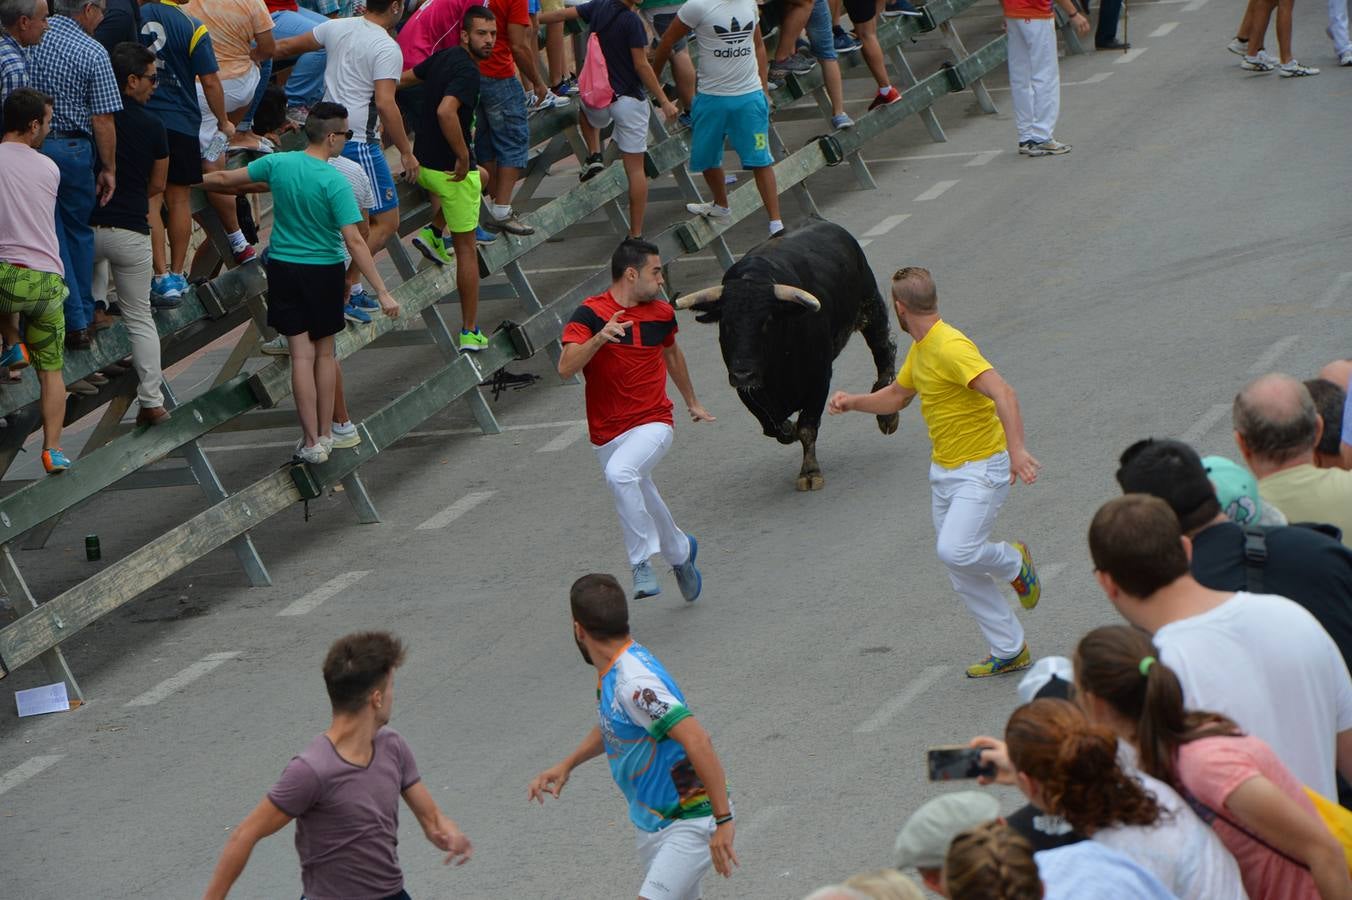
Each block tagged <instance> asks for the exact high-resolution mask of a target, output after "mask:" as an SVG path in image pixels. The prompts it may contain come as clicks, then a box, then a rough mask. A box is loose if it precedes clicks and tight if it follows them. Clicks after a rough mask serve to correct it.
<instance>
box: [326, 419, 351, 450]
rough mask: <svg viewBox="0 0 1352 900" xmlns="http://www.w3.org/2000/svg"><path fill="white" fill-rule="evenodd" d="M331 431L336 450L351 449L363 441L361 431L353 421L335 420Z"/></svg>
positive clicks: (333, 447) (333, 446) (333, 445)
mask: <svg viewBox="0 0 1352 900" xmlns="http://www.w3.org/2000/svg"><path fill="white" fill-rule="evenodd" d="M331 431H332V432H333V438H332V440H333V444H332V449H334V450H349V449H351V448H353V447H355V446H357V445H358V444H360V443H361V433H360V432H359V431H357V426H356V425H353V424H352V423H351V422H334V423H333V426H332V428H331ZM322 440H323V439H322V438H321V441H322Z"/></svg>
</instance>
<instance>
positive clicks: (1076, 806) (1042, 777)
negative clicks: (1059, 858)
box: [973, 700, 1247, 900]
mask: <svg viewBox="0 0 1352 900" xmlns="http://www.w3.org/2000/svg"><path fill="white" fill-rule="evenodd" d="M973 744H975V745H978V746H986V747H989V748H991V749H990V751H989V752H987V753H984V754H982V758H983V760H985V761H988V762H993V763H995V764H996V768H997V777H996V780H997V781H1000V782H1002V783H1004V784H1016V785H1018V787H1019V789H1020V790H1021V791H1023V793H1024V794H1025V795H1026V796H1027V797H1028V799H1029V800H1030V801H1031V802H1032V803H1033V805H1034V806H1036V807H1038V808H1039V809H1042V810H1045V811H1046V812H1049V813H1053V814H1055V815H1059V816H1061V817H1063V818H1064V819H1065V820H1066V821H1067V822H1069V823H1070V824H1071V825H1072V826H1073V827H1074V828H1075V829H1076V830H1077V831H1079V832H1080V833H1081V834H1084V835H1087V836H1088V837H1089V838H1090V839H1091V840H1093V841H1095V842H1098V843H1102V844H1104V845H1106V846H1108V847H1111V848H1113V849H1115V850H1117V851H1119V852H1120V853H1122V854H1124V855H1126V856H1127V857H1129V858H1130V859H1132V860H1134V861H1135V862H1136V863H1137V864H1139V865H1140V866H1141V867H1143V868H1144V869H1146V870H1147V871H1149V872H1151V873H1153V874H1154V875H1155V876H1156V877H1157V878H1158V879H1159V880H1160V881H1161V882H1162V883H1163V884H1164V886H1165V887H1166V888H1168V889H1169V890H1171V891H1173V893H1174V894H1176V895H1177V896H1178V897H1179V898H1180V900H1245V898H1246V896H1247V895H1246V894H1245V892H1244V886H1243V883H1242V879H1241V878H1240V873H1239V868H1238V866H1236V864H1235V860H1234V857H1232V856H1231V855H1230V853H1229V851H1227V850H1226V849H1225V847H1224V846H1223V845H1222V844H1221V842H1220V841H1219V840H1218V839H1217V837H1216V835H1215V834H1214V833H1212V831H1211V829H1210V828H1208V827H1207V826H1206V825H1205V824H1204V823H1203V822H1202V821H1201V820H1200V819H1199V818H1197V815H1196V813H1194V812H1193V811H1192V810H1191V809H1190V808H1189V807H1188V805H1187V803H1186V802H1184V800H1183V799H1182V798H1181V797H1179V796H1178V794H1177V793H1176V792H1175V791H1174V790H1173V789H1172V788H1170V787H1169V786H1168V785H1167V784H1164V783H1163V782H1160V781H1158V780H1156V779H1154V778H1151V777H1150V776H1148V775H1144V774H1142V773H1140V772H1137V771H1135V770H1134V769H1128V768H1124V767H1123V763H1122V762H1120V761H1119V759H1118V753H1119V747H1118V742H1117V737H1116V735H1114V734H1113V732H1112V731H1111V730H1110V729H1108V728H1105V727H1103V726H1101V725H1093V724H1091V723H1090V722H1089V721H1088V720H1087V719H1086V718H1085V716H1084V713H1083V712H1081V711H1080V710H1079V708H1077V707H1076V706H1075V705H1074V704H1072V703H1069V702H1067V701H1065V700H1034V701H1033V702H1032V703H1028V704H1025V705H1023V706H1021V707H1019V708H1018V709H1016V710H1015V711H1014V714H1013V715H1012V716H1010V718H1009V723H1008V724H1007V725H1006V726H1005V740H1004V741H1003V742H1001V741H996V740H994V739H993V738H977V739H975V740H974V741H973Z"/></svg>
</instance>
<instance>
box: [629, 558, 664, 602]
mask: <svg viewBox="0 0 1352 900" xmlns="http://www.w3.org/2000/svg"><path fill="white" fill-rule="evenodd" d="M660 593H662V588H661V586H660V585H658V583H657V576H656V575H654V574H653V567H652V565H651V564H649V562H648V561H647V560H646V559H645V560H644V561H643V562H641V563H639V564H638V565H636V566H634V599H635V600H642V599H643V598H644V597H656V596H657V595H658V594H660Z"/></svg>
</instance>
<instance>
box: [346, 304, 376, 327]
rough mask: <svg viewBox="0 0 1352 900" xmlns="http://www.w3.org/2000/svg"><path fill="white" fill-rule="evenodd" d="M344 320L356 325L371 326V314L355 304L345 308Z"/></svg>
mask: <svg viewBox="0 0 1352 900" xmlns="http://www.w3.org/2000/svg"><path fill="white" fill-rule="evenodd" d="M343 318H344V319H347V320H348V321H349V322H351V323H352V324H354V325H370V324H371V314H370V313H368V312H367V311H366V310H364V309H362V308H361V307H359V306H356V305H355V304H353V303H348V304H347V305H346V306H344V307H343Z"/></svg>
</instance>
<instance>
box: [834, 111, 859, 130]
mask: <svg viewBox="0 0 1352 900" xmlns="http://www.w3.org/2000/svg"><path fill="white" fill-rule="evenodd" d="M831 127H832V128H836V129H842V130H843V129H845V128H853V127H854V119H851V118H850V116H849V114H848V113H841V114H840V115H838V116H832V117H831Z"/></svg>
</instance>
